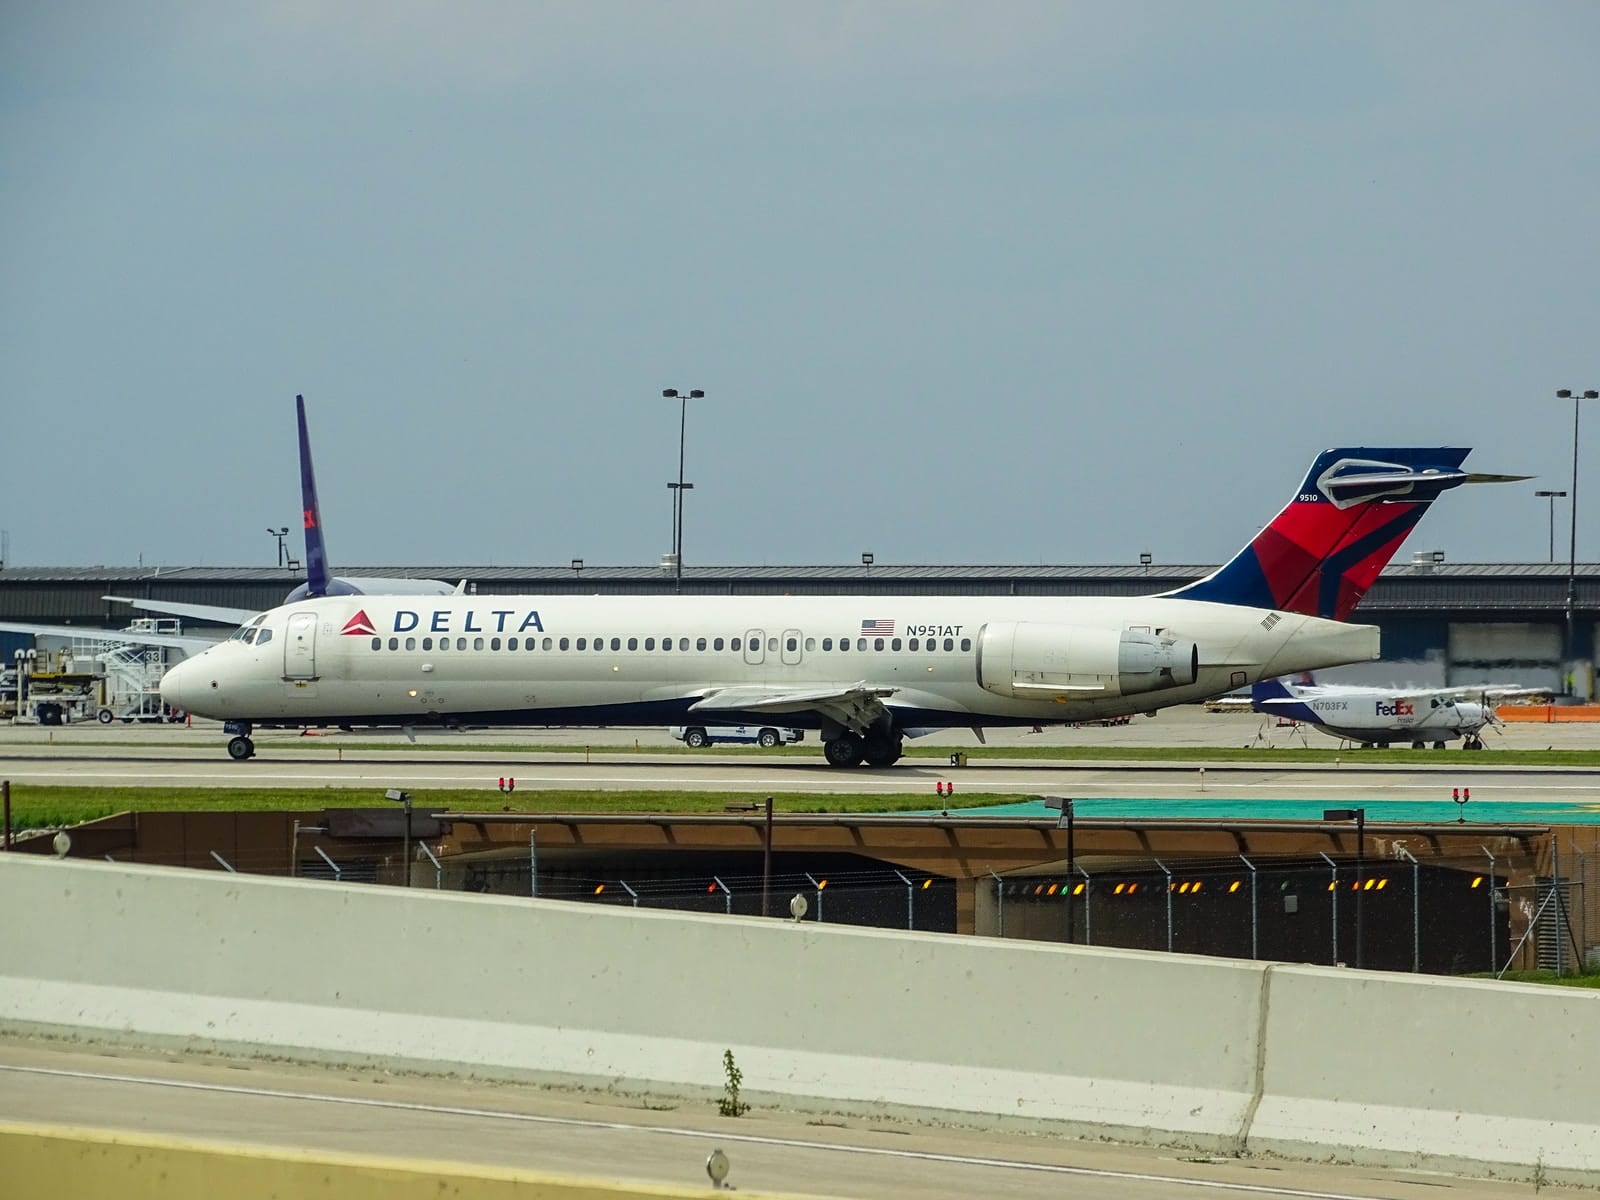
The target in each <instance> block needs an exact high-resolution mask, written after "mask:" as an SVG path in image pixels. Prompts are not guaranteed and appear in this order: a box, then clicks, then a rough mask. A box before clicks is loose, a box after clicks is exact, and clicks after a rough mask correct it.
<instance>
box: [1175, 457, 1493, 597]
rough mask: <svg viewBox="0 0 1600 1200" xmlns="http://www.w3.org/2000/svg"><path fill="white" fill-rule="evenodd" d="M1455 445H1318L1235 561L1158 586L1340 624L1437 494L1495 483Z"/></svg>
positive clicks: (1177, 594)
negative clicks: (1291, 491)
mask: <svg viewBox="0 0 1600 1200" xmlns="http://www.w3.org/2000/svg"><path fill="white" fill-rule="evenodd" d="M1469 453H1471V451H1470V450H1464V449H1460V448H1458V447H1450V446H1441V447H1438V448H1420V447H1399V448H1381V449H1373V448H1367V447H1349V448H1340V449H1334V450H1325V451H1323V452H1322V453H1321V454H1320V455H1318V456H1317V459H1316V461H1315V462H1314V463H1312V464H1311V470H1310V472H1309V473H1308V474H1307V475H1306V478H1305V482H1304V483H1302V484H1301V485H1300V490H1299V491H1298V492H1296V493H1295V496H1294V498H1293V499H1292V500H1290V501H1289V503H1288V504H1287V505H1286V506H1285V507H1284V509H1283V511H1282V512H1280V513H1279V514H1278V515H1277V516H1276V517H1274V518H1273V519H1272V522H1271V524H1269V525H1268V526H1267V527H1266V528H1265V529H1263V530H1262V531H1261V532H1260V533H1258V534H1257V535H1256V536H1255V538H1254V539H1252V540H1251V542H1250V544H1249V545H1248V546H1246V547H1245V548H1244V549H1243V550H1241V551H1239V553H1238V554H1236V555H1235V556H1234V557H1233V559H1232V560H1231V561H1230V562H1228V563H1227V564H1225V565H1224V566H1223V567H1221V568H1220V569H1218V570H1216V571H1214V572H1212V573H1211V574H1210V575H1208V576H1206V577H1205V578H1204V579H1201V580H1198V581H1196V582H1195V583H1191V584H1189V585H1188V586H1186V587H1181V588H1178V589H1177V590H1176V591H1172V592H1167V593H1165V594H1166V595H1168V596H1172V597H1175V598H1178V599H1183V600H1211V601H1215V602H1217V603H1221V604H1242V605H1248V606H1250V607H1252V608H1272V609H1277V610H1279V611H1281V612H1293V613H1304V614H1306V615H1308V616H1314V617H1328V618H1331V619H1333V620H1337V621H1342V620H1344V619H1345V618H1346V617H1348V616H1349V615H1350V612H1351V610H1352V609H1354V608H1355V606H1356V604H1357V602H1359V601H1360V599H1361V597H1362V596H1364V595H1366V593H1367V590H1368V589H1369V588H1370V587H1371V586H1372V584H1373V583H1374V581H1376V579H1377V578H1378V574H1379V572H1381V571H1382V570H1383V568H1384V566H1385V565H1386V564H1387V563H1388V562H1389V560H1390V559H1391V558H1392V557H1393V556H1394V553H1395V551H1397V550H1398V549H1399V548H1400V543H1401V542H1403V541H1405V538H1406V534H1408V533H1410V532H1411V529H1412V527H1413V526H1414V525H1416V523H1417V522H1418V521H1420V520H1421V519H1422V514H1423V513H1425V512H1427V510H1428V505H1430V504H1432V503H1433V501H1434V500H1435V499H1437V498H1438V496H1439V494H1440V493H1441V492H1445V491H1448V490H1449V489H1450V488H1453V487H1458V486H1460V485H1461V484H1463V483H1468V482H1478V481H1480V480H1482V481H1485V482H1487V481H1490V480H1500V479H1505V478H1510V477H1505V476H1473V475H1468V474H1467V473H1466V472H1465V471H1463V470H1462V469H1461V464H1462V462H1463V461H1464V460H1465V459H1466V457H1467V455H1468V454H1469Z"/></svg>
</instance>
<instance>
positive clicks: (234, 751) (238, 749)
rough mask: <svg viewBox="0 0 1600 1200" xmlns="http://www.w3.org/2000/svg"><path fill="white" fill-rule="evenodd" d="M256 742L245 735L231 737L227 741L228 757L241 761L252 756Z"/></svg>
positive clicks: (253, 755)
mask: <svg viewBox="0 0 1600 1200" xmlns="http://www.w3.org/2000/svg"><path fill="white" fill-rule="evenodd" d="M255 753H256V744H255V743H254V742H252V741H251V740H250V739H249V738H247V737H236V738H231V739H230V740H229V742H228V757H229V758H231V759H233V760H234V761H235V762H243V761H244V760H245V759H247V758H254V757H255Z"/></svg>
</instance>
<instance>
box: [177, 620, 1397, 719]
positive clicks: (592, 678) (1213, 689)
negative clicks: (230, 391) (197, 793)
mask: <svg viewBox="0 0 1600 1200" xmlns="http://www.w3.org/2000/svg"><path fill="white" fill-rule="evenodd" d="M363 618H364V619H363ZM251 630H254V632H251ZM1127 631H1132V632H1131V634H1130V633H1128V632H1127ZM1119 636H1123V637H1127V636H1133V637H1142V638H1144V639H1145V640H1146V641H1147V642H1148V641H1150V640H1151V639H1155V640H1161V639H1165V640H1167V641H1169V642H1170V641H1172V640H1177V642H1178V643H1179V644H1180V646H1181V647H1182V648H1184V650H1185V652H1186V653H1190V654H1192V656H1193V661H1194V662H1195V663H1196V664H1197V669H1195V670H1193V672H1192V674H1193V680H1192V682H1189V681H1187V679H1185V681H1184V682H1181V683H1173V684H1171V685H1169V686H1155V687H1148V690H1132V689H1134V688H1135V686H1136V685H1135V684H1134V683H1133V682H1132V677H1131V676H1128V675H1123V676H1121V677H1120V679H1119V676H1118V667H1117V660H1116V656H1115V652H1114V649H1113V651H1111V652H1110V654H1111V657H1110V658H1109V660H1108V658H1107V654H1108V651H1107V649H1106V646H1107V640H1108V639H1109V640H1110V641H1111V642H1113V643H1114V642H1115V640H1116V638H1117V637H1119ZM668 643H670V645H671V648H670V649H666V648H664V647H665V646H666V645H667V644H668ZM1377 655H1378V631H1377V630H1376V629H1375V628H1373V627H1371V626H1364V625H1349V624H1344V623H1340V622H1334V621H1327V620H1322V619H1320V618H1317V617H1308V616H1302V615H1299V614H1295V613H1283V612H1273V611H1269V610H1265V609H1255V608H1244V607H1239V606H1234V605H1228V604H1217V603H1207V602H1201V601H1193V600H1175V599H1165V598H1160V597H1132V598H1066V599H1062V598H1016V597H1000V598H994V597H971V596H958V597H954V596H922V597H918V596H906V597H859V596H776V597H721V596H693V597H688V596H684V597H676V596H492V595H473V596H468V595H453V596H442V597H414V596H370V595H369V596H337V597H322V598H318V599H307V600H302V601H298V602H296V603H292V604H288V605H285V606H283V607H281V608H277V609H273V610H272V611H270V612H268V613H266V614H263V616H262V617H260V618H257V620H256V622H255V623H253V624H252V625H251V626H247V627H246V628H245V629H243V630H241V631H240V633H239V634H236V635H235V636H234V637H233V638H232V639H230V640H228V641H226V642H223V643H221V644H219V645H218V646H216V647H214V648H212V649H210V650H207V651H205V652H203V653H201V654H199V655H197V656H196V657H194V658H192V659H189V660H187V661H186V662H183V663H181V664H179V665H178V666H176V667H174V668H173V669H172V670H171V671H169V672H168V673H167V676H166V678H165V679H164V680H163V681H162V693H163V696H164V697H165V699H166V700H167V702H168V703H169V704H172V705H174V706H176V707H180V708H183V709H185V710H187V711H189V712H192V713H195V714H196V715H200V716H207V717H217V718H222V719H235V720H242V721H253V722H261V723H287V724H292V723H355V724H365V723H382V724H413V723H415V724H422V723H427V722H429V721H438V720H444V721H451V720H470V721H472V722H474V723H487V724H494V723H501V724H551V723H570V724H630V723H631V724H639V725H645V724H677V723H681V718H682V715H683V714H684V712H685V711H686V710H687V708H688V706H689V705H691V704H693V703H695V702H696V701H698V700H702V699H705V698H706V697H708V696H712V695H714V694H715V693H717V692H719V691H722V690H724V689H730V688H753V687H760V688H767V689H775V690H778V691H789V690H792V691H795V692H796V693H802V692H814V691H816V690H818V689H822V690H827V689H830V688H835V689H846V688H852V687H858V686H860V685H862V684H865V685H867V686H868V687H871V688H878V689H884V691H885V693H886V698H885V699H884V703H885V704H886V705H887V706H888V707H889V708H890V710H892V712H893V713H894V714H895V719H896V721H897V722H898V723H899V724H900V725H901V726H902V727H904V728H929V727H937V726H953V725H986V724H993V725H1003V724H1021V723H1039V722H1054V721H1075V720H1081V719H1083V718H1084V717H1094V716H1103V715H1118V714H1123V713H1136V712H1149V711H1153V710H1155V709H1157V708H1161V707H1165V706H1167V705H1170V704H1177V703H1183V702H1186V701H1192V700H1199V699H1203V698H1205V697H1209V696H1215V695H1219V694H1221V693H1223V692H1227V691H1230V690H1232V689H1234V688H1238V687H1240V686H1242V685H1244V684H1247V683H1251V682H1254V681H1255V680H1258V679H1262V678H1268V677H1271V676H1276V675H1282V674H1286V673H1290V672H1297V671H1308V670H1317V669H1320V668H1323V667H1328V666H1334V665H1339V664H1343V663H1350V662H1358V661H1365V660H1370V659H1374V658H1376V657H1377ZM1185 661H1187V660H1185ZM1137 687H1139V688H1147V685H1146V684H1144V683H1140V684H1138V685H1137ZM742 719H743V718H740V717H738V716H736V715H735V714H734V713H732V712H728V711H724V712H722V713H720V714H719V715H718V717H717V718H716V720H717V723H719V724H727V723H738V722H739V721H740V720H742ZM751 719H753V720H761V719H763V718H762V717H761V716H760V715H755V716H753V717H752V718H751ZM781 723H782V724H786V725H800V726H808V727H812V728H815V727H818V725H819V721H818V720H817V719H808V718H807V716H806V714H805V713H804V712H801V711H792V712H791V713H790V714H789V715H786V716H785V717H784V719H783V721H782V722H781Z"/></svg>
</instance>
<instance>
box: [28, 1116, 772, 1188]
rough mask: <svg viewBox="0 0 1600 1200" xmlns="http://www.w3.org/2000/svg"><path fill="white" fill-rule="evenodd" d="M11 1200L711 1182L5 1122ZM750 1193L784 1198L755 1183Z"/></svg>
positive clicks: (641, 1186) (647, 1185) (643, 1185)
mask: <svg viewBox="0 0 1600 1200" xmlns="http://www.w3.org/2000/svg"><path fill="white" fill-rule="evenodd" d="M0 1163H4V1164H5V1166H4V1180H5V1185H4V1193H5V1196H6V1197H7V1200H60V1198H61V1197H72V1198H73V1200H212V1198H213V1197H218V1196H226V1197H228V1198H229V1200H284V1198H286V1197H295V1198H296V1200H302V1198H304V1200H317V1198H319V1197H328V1198H329V1200H332V1198H334V1197H337V1198H338V1200H706V1198H707V1197H720V1196H724V1195H726V1194H727V1193H726V1192H718V1191H713V1190H712V1189H711V1187H710V1186H709V1184H708V1185H707V1186H705V1187H692V1188H686V1187H672V1186H668V1185H663V1184H643V1183H608V1182H601V1181H596V1180H592V1179H580V1178H576V1177H571V1176H562V1175H550V1174H544V1173H541V1172H535V1171H523V1170H512V1169H508V1168H504V1167H489V1166H477V1165H473V1164H469V1163H459V1162H446V1161H442V1160H430V1159H421V1158H392V1157H386V1156H379V1155H364V1154H349V1153H343V1152H339V1151H332V1150H315V1151H312V1150H297V1149H290V1148H287V1147H284V1148H277V1147H271V1146H246V1145H240V1144H234V1143H227V1142H207V1141H197V1140H189V1139H185V1138H175V1137H165V1136H162V1135H159V1134H146V1133H132V1132H122V1131H112V1130H106V1129H87V1128H77V1127H73V1126H65V1125H33V1124H27V1123H23V1122H15V1121H0ZM740 1195H742V1196H744V1197H747V1198H748V1200H783V1198H782V1197H779V1196H777V1195H776V1194H774V1193H770V1192H765V1193H758V1192H747V1191H744V1190H742V1189H741V1191H740Z"/></svg>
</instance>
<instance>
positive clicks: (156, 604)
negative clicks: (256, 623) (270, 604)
mask: <svg viewBox="0 0 1600 1200" xmlns="http://www.w3.org/2000/svg"><path fill="white" fill-rule="evenodd" d="M100 599H102V600H110V601H112V602H114V603H116V604H127V605H131V606H132V607H134V608H137V609H141V610H143V611H144V612H153V613H165V614H167V615H168V616H172V617H188V618H189V619H190V620H192V621H213V622H215V623H216V624H218V625H243V624H244V623H245V622H246V621H249V620H251V619H252V618H254V617H257V616H259V615H260V613H261V610H260V609H250V608H223V607H222V606H221V605H218V604H183V603H181V602H179V601H177V600H135V599H133V598H132V597H129V596H101V597H100Z"/></svg>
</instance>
